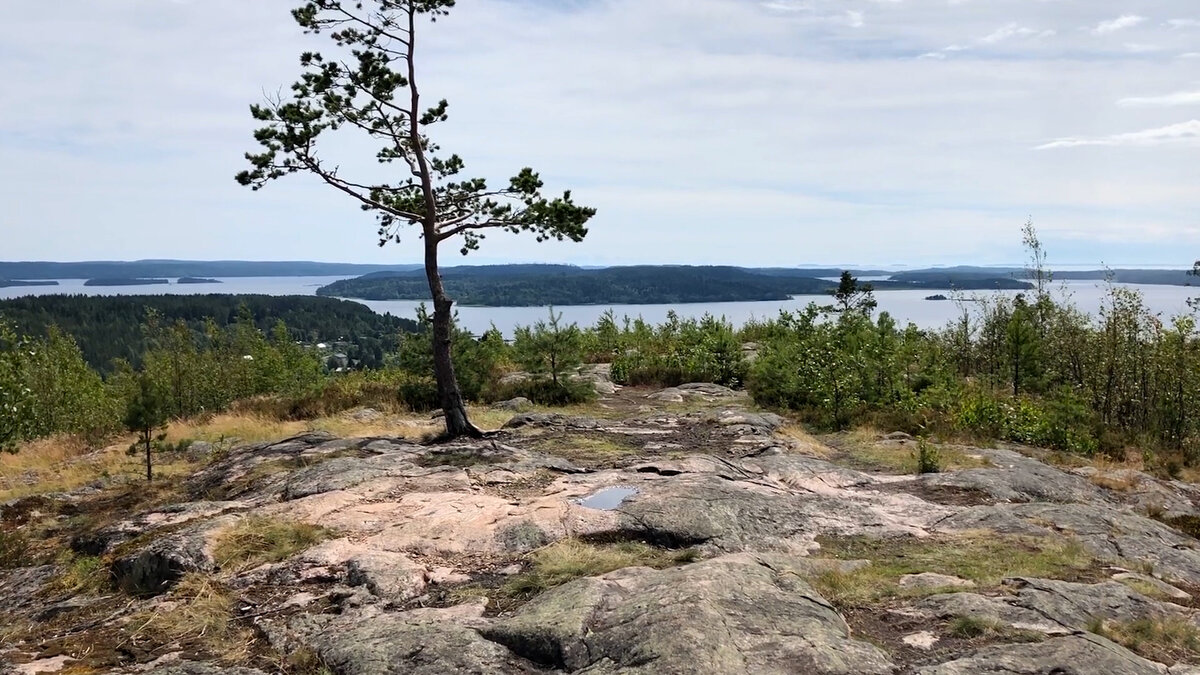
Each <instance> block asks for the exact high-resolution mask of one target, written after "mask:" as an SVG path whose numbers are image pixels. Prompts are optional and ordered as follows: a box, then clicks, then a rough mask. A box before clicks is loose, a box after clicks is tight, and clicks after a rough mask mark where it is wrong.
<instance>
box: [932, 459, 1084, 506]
mask: <svg viewBox="0 0 1200 675" xmlns="http://www.w3.org/2000/svg"><path fill="white" fill-rule="evenodd" d="M976 452H978V454H979V455H981V456H982V457H983V458H984V459H986V460H987V461H988V463H989V464H991V467H989V468H983V469H967V470H964V471H951V472H947V473H933V474H926V475H924V476H921V478H920V479H919V481H920V482H922V483H924V484H925V485H936V486H942V487H953V488H959V489H964V490H975V491H978V492H981V493H984V494H987V495H989V496H990V497H991V498H992V500H994V501H996V502H1057V503H1104V502H1106V501H1108V500H1107V498H1106V497H1105V495H1104V494H1103V493H1102V492H1101V490H1100V489H1099V488H1098V487H1096V486H1095V485H1094V484H1092V483H1091V482H1090V481H1088V480H1087V479H1085V478H1082V477H1080V476H1076V475H1074V474H1070V473H1067V472H1065V471H1060V470H1058V469H1056V468H1054V467H1052V466H1047V465H1046V464H1043V463H1041V462H1039V461H1037V460H1036V459H1033V458H1030V457H1026V456H1024V455H1021V454H1019V453H1016V452H1013V451H1012V450H977V451H976Z"/></svg>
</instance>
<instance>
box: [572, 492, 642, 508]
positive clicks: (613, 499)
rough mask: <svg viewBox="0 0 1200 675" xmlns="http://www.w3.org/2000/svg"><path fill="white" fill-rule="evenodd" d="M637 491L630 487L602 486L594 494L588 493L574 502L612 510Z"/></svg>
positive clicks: (584, 505)
mask: <svg viewBox="0 0 1200 675" xmlns="http://www.w3.org/2000/svg"><path fill="white" fill-rule="evenodd" d="M637 493H638V491H637V489H636V488H631V487H621V486H618V487H610V488H604V489H603V490H601V491H599V492H597V493H596V494H593V495H589V496H587V497H584V498H583V499H580V500H579V501H577V502H576V504H579V505H580V506H582V507H584V508H588V509H598V510H600V511H612V510H613V509H615V508H617V507H618V506H620V505H621V504H623V503H624V502H625V500H626V499H629V498H630V497H632V496H634V495H636V494H637Z"/></svg>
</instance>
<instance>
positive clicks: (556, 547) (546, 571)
mask: <svg viewBox="0 0 1200 675" xmlns="http://www.w3.org/2000/svg"><path fill="white" fill-rule="evenodd" d="M529 558H530V563H531V564H530V566H529V569H527V570H526V571H525V572H522V573H521V574H518V575H517V576H515V577H513V578H512V579H511V580H510V581H509V582H508V583H507V584H505V586H504V592H505V593H507V594H508V595H511V596H517V597H532V596H534V595H537V594H538V593H541V592H543V591H546V590H548V589H551V588H554V587H555V586H561V585H562V584H565V583H567V582H568V581H572V580H574V579H579V578H581V577H594V576H599V575H601V574H607V573H608V572H612V571H613V570H619V569H623V568H625V567H653V568H655V569H663V568H667V567H674V566H675V565H680V564H684V563H688V562H692V561H693V560H695V559H696V553H695V551H693V550H691V549H683V550H678V551H667V550H663V549H658V548H654V547H653V546H650V545H649V544H644V543H642V542H633V541H625V542H619V543H615V544H602V545H596V544H589V543H586V542H583V541H580V540H578V539H564V540H563V541H559V542H556V543H554V544H551V545H549V546H547V547H545V548H541V549H538V550H537V551H534V552H533V553H530V554H529Z"/></svg>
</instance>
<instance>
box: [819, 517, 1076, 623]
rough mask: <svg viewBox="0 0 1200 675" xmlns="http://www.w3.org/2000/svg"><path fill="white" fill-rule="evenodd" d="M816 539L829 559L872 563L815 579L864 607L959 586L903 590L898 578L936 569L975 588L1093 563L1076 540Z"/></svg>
mask: <svg viewBox="0 0 1200 675" xmlns="http://www.w3.org/2000/svg"><path fill="white" fill-rule="evenodd" d="M818 541H820V542H821V546H822V552H823V554H824V555H825V556H827V557H832V558H836V559H840V560H864V559H865V560H870V561H871V564H870V565H867V566H865V567H862V568H860V569H858V570H855V571H852V572H840V571H832V572H827V573H824V574H820V575H818V576H817V577H816V578H815V579H814V580H813V581H814V585H815V586H816V587H817V590H818V591H820V592H821V594H822V595H824V596H825V598H826V599H828V600H829V601H830V602H832V603H834V604H836V605H839V606H850V607H855V606H864V605H870V604H871V603H874V602H877V601H879V600H883V599H886V598H889V597H899V596H912V595H928V594H930V593H935V592H947V591H949V592H953V591H955V590H961V589H901V588H900V587H899V585H898V582H899V580H900V577H902V576H904V575H907V574H919V573H922V572H936V573H939V574H947V575H951V576H956V577H960V578H963V579H968V580H970V581H974V582H975V584H976V586H977V587H978V588H988V587H993V586H996V585H998V584H999V583H1000V581H1001V580H1002V579H1004V578H1006V577H1013V576H1027V577H1039V578H1046V579H1062V578H1077V577H1079V576H1080V575H1081V574H1082V573H1084V572H1087V571H1089V570H1091V569H1092V568H1093V567H1094V559H1093V558H1092V556H1091V554H1089V553H1088V552H1087V551H1086V550H1085V549H1084V548H1083V546H1082V545H1080V544H1079V542H1078V541H1076V540H1074V539H1059V538H1055V539H1050V538H1036V537H1011V536H1001V535H994V534H988V535H982V534H980V535H967V536H959V537H936V538H929V539H916V538H912V537H889V538H883V539H876V538H870V537H847V538H836V539H834V538H821V539H818Z"/></svg>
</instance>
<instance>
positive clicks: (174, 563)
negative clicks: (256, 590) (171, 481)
mask: <svg viewBox="0 0 1200 675" xmlns="http://www.w3.org/2000/svg"><path fill="white" fill-rule="evenodd" d="M236 522H237V518H236V517H235V516H222V517H220V518H216V519H213V520H209V521H205V522H202V523H198V524H196V525H192V526H189V527H186V528H185V529H183V530H182V531H179V532H176V533H174V534H170V535H167V536H164V537H162V538H160V539H156V540H154V541H152V542H151V543H149V544H147V545H146V546H144V547H142V548H140V549H137V550H135V551H134V552H132V553H129V554H127V555H124V556H121V557H119V558H117V559H116V560H115V561H114V562H113V563H112V565H111V573H112V577H113V581H114V582H115V583H116V585H117V587H118V588H120V589H121V590H122V591H124V592H126V593H129V594H130V595H136V596H151V595H157V594H159V593H163V592H165V591H167V590H168V589H170V587H171V586H172V585H173V584H174V583H175V582H177V581H179V580H180V579H181V578H183V575H185V574H187V573H189V572H213V571H215V570H216V567H217V563H216V561H214V560H213V556H212V546H213V543H214V539H215V537H216V533H217V532H219V531H220V530H222V529H224V528H227V527H229V526H231V525H233V524H234V523H236Z"/></svg>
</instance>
